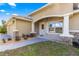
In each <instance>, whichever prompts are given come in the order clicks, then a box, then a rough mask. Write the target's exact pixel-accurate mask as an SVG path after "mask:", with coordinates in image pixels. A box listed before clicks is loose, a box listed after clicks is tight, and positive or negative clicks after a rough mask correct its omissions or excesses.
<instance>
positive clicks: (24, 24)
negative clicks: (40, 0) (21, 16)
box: [16, 20, 32, 36]
mask: <svg viewBox="0 0 79 59" xmlns="http://www.w3.org/2000/svg"><path fill="white" fill-rule="evenodd" d="M16 28H17V30H19V34H20V36H22V34H29V33H30V32H31V29H32V23H31V21H23V20H16Z"/></svg>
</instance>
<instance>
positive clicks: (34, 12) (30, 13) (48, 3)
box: [26, 3, 52, 16]
mask: <svg viewBox="0 0 79 59" xmlns="http://www.w3.org/2000/svg"><path fill="white" fill-rule="evenodd" d="M51 4H52V3H48V4H46V5H44V6H42V7H41V8H39V9H37V10H35V11H33V12H31V13H29V14H27V15H26V16H30V15H32V14H33V13H36V12H37V11H40V10H41V9H43V8H45V7H47V6H49V5H51Z"/></svg>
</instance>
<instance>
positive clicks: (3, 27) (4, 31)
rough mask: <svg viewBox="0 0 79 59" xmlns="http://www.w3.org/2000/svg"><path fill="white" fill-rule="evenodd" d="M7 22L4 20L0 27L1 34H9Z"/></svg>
mask: <svg viewBox="0 0 79 59" xmlns="http://www.w3.org/2000/svg"><path fill="white" fill-rule="evenodd" d="M5 23H6V21H4V20H2V25H1V26H0V33H3V34H5V33H7V29H6V25H5Z"/></svg>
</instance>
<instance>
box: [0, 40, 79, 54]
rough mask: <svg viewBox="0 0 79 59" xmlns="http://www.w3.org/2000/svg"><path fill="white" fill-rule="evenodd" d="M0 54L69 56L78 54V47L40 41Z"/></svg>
mask: <svg viewBox="0 0 79 59" xmlns="http://www.w3.org/2000/svg"><path fill="white" fill-rule="evenodd" d="M0 55H1V56H69V55H71V56H72V55H73V56H74V55H79V49H78V48H74V47H72V46H68V45H64V44H60V43H56V42H50V41H47V42H41V43H36V44H32V45H29V46H24V47H21V48H18V49H14V50H9V51H5V52H0Z"/></svg>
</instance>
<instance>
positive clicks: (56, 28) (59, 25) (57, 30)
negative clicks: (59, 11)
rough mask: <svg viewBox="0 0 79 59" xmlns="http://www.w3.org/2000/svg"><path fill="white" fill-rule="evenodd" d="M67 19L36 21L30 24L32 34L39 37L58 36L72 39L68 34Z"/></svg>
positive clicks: (42, 19) (55, 18) (53, 17)
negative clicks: (36, 34) (34, 33)
mask: <svg viewBox="0 0 79 59" xmlns="http://www.w3.org/2000/svg"><path fill="white" fill-rule="evenodd" d="M69 19H70V17H69V15H67V16H51V17H44V18H41V19H38V20H37V21H33V22H32V32H36V33H38V34H39V35H46V34H58V35H60V36H64V37H73V35H71V34H70V27H69V23H70V22H69Z"/></svg>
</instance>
